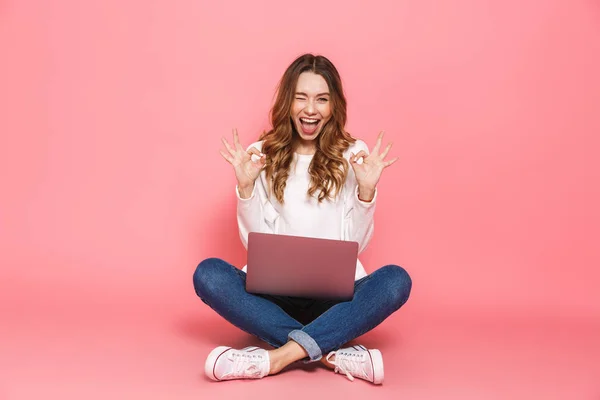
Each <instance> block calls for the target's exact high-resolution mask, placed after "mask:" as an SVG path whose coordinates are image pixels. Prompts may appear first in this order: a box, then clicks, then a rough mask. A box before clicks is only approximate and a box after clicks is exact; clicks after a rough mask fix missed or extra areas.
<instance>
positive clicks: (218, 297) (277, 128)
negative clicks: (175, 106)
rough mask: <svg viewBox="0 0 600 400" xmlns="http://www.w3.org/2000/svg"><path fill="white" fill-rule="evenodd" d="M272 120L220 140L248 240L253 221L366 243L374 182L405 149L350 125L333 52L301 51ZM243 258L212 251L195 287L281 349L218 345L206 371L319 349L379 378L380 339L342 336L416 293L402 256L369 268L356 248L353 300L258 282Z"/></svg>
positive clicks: (273, 364) (319, 356)
mask: <svg viewBox="0 0 600 400" xmlns="http://www.w3.org/2000/svg"><path fill="white" fill-rule="evenodd" d="M271 123H272V125H273V129H271V130H270V131H269V132H266V133H264V134H263V135H262V136H261V137H260V138H259V141H258V142H256V143H253V144H252V145H250V146H249V148H247V149H244V148H243V147H242V145H241V144H240V141H239V137H238V133H237V131H236V130H234V131H233V144H230V143H229V142H228V141H227V140H226V139H225V138H223V140H222V141H223V145H224V146H225V150H223V149H222V150H221V155H222V156H223V158H225V160H227V161H228V162H229V163H230V164H231V165H232V166H233V169H234V172H235V176H236V178H237V186H236V195H237V199H238V200H237V220H238V225H239V233H240V238H241V240H242V243H243V244H244V246H245V247H246V248H247V246H248V233H249V232H252V231H256V232H268V233H277V234H288V235H295V236H307V237H318V238H324V239H337V240H352V241H356V242H358V243H359V253H360V252H362V251H363V250H364V249H365V248H366V247H367V244H368V243H369V241H370V239H371V236H372V235H373V215H374V212H375V202H376V198H377V183H378V182H379V179H380V177H381V174H382V172H383V170H384V169H385V168H386V167H389V166H390V165H392V164H393V163H394V162H395V161H396V160H397V158H394V159H391V160H386V156H387V155H388V152H389V151H390V149H391V147H392V145H391V144H388V145H387V146H386V147H385V149H381V145H382V138H383V132H382V133H381V134H380V135H379V137H378V138H377V142H376V143H375V146H374V147H373V149H372V151H371V152H370V154H369V149H368V147H367V146H366V144H365V143H364V142H363V141H361V140H357V139H355V138H353V137H352V136H351V135H350V134H349V133H348V132H346V131H345V124H346V98H345V96H344V93H343V90H342V83H341V79H340V76H339V74H338V71H337V70H336V68H335V67H334V65H333V64H332V63H331V62H330V61H329V60H328V59H327V58H325V57H323V56H314V55H312V54H305V55H303V56H300V57H299V58H297V59H296V60H295V61H294V62H293V63H292V64H291V65H290V66H289V67H288V68H287V70H286V71H285V73H284V75H283V77H282V78H281V81H280V83H279V88H278V91H277V97H276V101H275V104H274V106H273V109H272V110H271ZM246 270H247V266H245V267H244V268H243V269H242V270H240V269H238V268H236V267H234V266H233V265H231V264H229V263H227V262H226V261H223V260H221V259H217V258H210V259H206V260H204V261H202V262H201V263H200V264H199V265H198V267H197V268H196V271H195V273H194V287H195V290H196V294H197V295H198V296H199V297H200V298H201V299H202V301H203V302H204V303H206V304H207V305H208V306H210V307H211V308H212V309H213V310H215V311H216V312H217V313H218V314H220V315H221V316H222V317H223V318H225V319H226V320H227V321H229V322H230V323H232V324H233V325H235V326H237V327H238V328H240V329H242V330H244V331H246V332H248V333H250V334H252V335H255V336H257V337H258V338H260V339H261V340H263V341H264V342H266V343H268V344H269V345H271V346H272V347H273V348H274V350H266V349H261V348H258V347H247V348H245V349H241V350H236V349H232V348H230V347H226V346H220V347H217V348H216V349H214V350H213V351H212V352H211V353H210V354H209V355H208V358H207V360H206V363H205V372H206V374H207V376H208V377H209V378H211V379H214V380H217V381H221V380H229V379H240V378H262V377H264V376H267V375H273V374H276V373H278V372H279V371H281V370H282V369H283V368H285V367H286V366H288V365H289V364H291V363H293V362H296V361H298V360H305V362H315V361H321V362H322V363H323V364H325V365H326V366H328V367H329V368H332V369H334V372H336V373H343V374H345V375H346V376H347V377H348V378H349V379H350V380H354V377H357V378H361V379H365V380H367V381H370V382H373V383H375V384H381V383H382V381H383V375H384V374H383V358H382V356H381V352H380V351H379V350H376V349H366V348H365V347H364V346H360V345H356V346H352V347H346V348H342V347H343V345H344V344H346V343H348V342H349V341H351V340H352V339H355V338H357V337H359V336H361V335H363V334H364V333H366V332H368V331H369V330H371V329H373V328H374V327H376V326H377V325H379V324H380V323H381V322H382V321H383V320H385V319H386V318H387V317H388V316H390V315H391V314H392V313H393V312H395V311H396V310H398V309H399V308H400V307H401V306H402V305H403V304H404V303H405V302H406V301H407V300H408V297H409V294H410V290H411V286H412V281H411V279H410V277H409V275H408V273H407V272H406V271H405V270H404V269H403V268H401V267H399V266H396V265H387V266H384V267H382V268H379V269H377V270H376V271H375V272H373V273H371V274H367V273H366V272H365V269H364V268H363V266H362V264H361V262H360V261H359V260H357V263H356V273H355V292H354V293H355V294H354V298H353V299H352V300H351V301H345V302H335V301H322V300H311V299H302V298H296V297H286V296H267V295H254V294H250V293H247V292H246V290H245V281H246V273H245V271H246ZM323 355H327V356H326V357H325V358H323Z"/></svg>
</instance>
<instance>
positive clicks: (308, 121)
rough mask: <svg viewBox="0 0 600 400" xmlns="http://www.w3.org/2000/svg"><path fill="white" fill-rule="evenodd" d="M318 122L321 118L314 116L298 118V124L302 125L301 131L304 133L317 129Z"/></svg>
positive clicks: (313, 131) (310, 133)
mask: <svg viewBox="0 0 600 400" xmlns="http://www.w3.org/2000/svg"><path fill="white" fill-rule="evenodd" d="M319 122H321V120H320V119H316V118H300V126H301V127H302V132H303V133H304V134H305V135H312V134H313V133H315V131H316V130H317V126H319Z"/></svg>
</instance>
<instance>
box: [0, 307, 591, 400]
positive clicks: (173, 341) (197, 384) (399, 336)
mask: <svg viewBox="0 0 600 400" xmlns="http://www.w3.org/2000/svg"><path fill="white" fill-rule="evenodd" d="M6 310H8V308H7V309H5V311H6ZM107 315H108V314H107V313H106V312H102V310H101V309H98V311H96V312H94V311H91V312H90V313H89V314H86V315H82V314H81V313H80V314H78V315H75V314H74V313H70V314H69V313H66V314H65V313H60V312H59V311H58V310H56V309H54V310H53V309H51V307H50V308H46V309H41V310H40V311H39V312H37V313H36V312H33V311H30V312H28V313H25V314H23V313H19V314H17V313H13V312H5V313H4V315H3V322H2V325H1V326H0V338H1V340H0V354H1V357H0V369H1V371H2V374H1V376H0V399H2V400H13V399H104V398H111V399H138V398H139V399H142V398H144V399H213V398H219V399H220V398H225V399H228V398H260V399H281V398H285V399H301V398H307V397H308V398H344V399H355V398H356V399H362V398H365V396H367V397H366V398H371V397H372V398H394V399H396V398H397V399H544V400H549V399H564V400H569V399H577V400H584V399H590V400H591V399H596V400H597V399H600V339H599V338H600V324H599V323H598V320H597V319H596V320H592V319H589V320H586V319H585V318H579V319H576V318H568V319H559V318H550V317H546V318H541V317H525V318H524V317H517V316H511V315H505V316H502V317H501V316H491V315H488V316H482V315H476V314H473V315H467V314H465V315H463V316H457V315H456V316H453V315H448V314H446V315H444V316H443V317H442V316H440V315H435V314H431V313H429V314H426V313H423V312H422V311H419V312H416V309H414V308H412V309H411V307H410V302H409V303H407V306H406V308H404V309H402V310H400V311H399V312H398V313H396V314H394V315H393V316H392V317H390V318H389V319H388V320H387V321H386V322H384V324H382V325H380V326H379V327H377V328H376V329H375V330H373V331H372V332H370V333H368V334H366V335H365V336H363V337H362V338H360V339H359V342H360V343H362V344H364V345H366V346H368V347H376V348H379V349H380V350H381V351H382V352H383V355H384V361H385V377H386V378H385V382H384V384H383V386H381V387H378V386H374V385H371V384H369V383H367V382H364V381H355V382H350V381H348V380H347V379H346V378H345V377H344V376H342V375H335V374H333V373H332V372H331V371H330V370H327V369H325V368H324V367H321V366H320V365H312V366H308V367H307V366H302V365H299V366H296V367H293V368H290V369H288V370H285V371H284V372H282V373H281V374H279V375H277V376H273V377H267V378H265V379H263V380H260V381H230V382H220V383H215V382H211V381H209V380H208V379H207V378H205V377H204V375H203V362H204V359H205V357H206V355H207V354H208V352H209V351H210V350H211V349H212V348H213V347H215V346H217V345H223V344H226V345H231V346H237V347H242V346H246V345H248V344H259V342H258V341H257V340H255V339H253V338H252V337H250V336H248V335H246V334H245V333H243V332H240V331H238V330H237V329H236V328H234V327H232V326H229V325H228V324H227V323H226V322H225V321H224V320H222V319H221V318H220V317H219V316H217V315H216V314H214V313H213V312H212V311H211V310H210V309H209V308H208V307H207V306H205V305H204V304H201V303H200V302H199V301H198V302H194V301H190V302H189V304H187V305H186V306H184V307H179V306H178V307H175V306H170V307H156V308H155V309H154V310H151V309H140V308H135V307H130V308H129V309H126V308H122V309H121V310H120V311H119V312H114V313H112V314H111V316H110V317H108V316H107Z"/></svg>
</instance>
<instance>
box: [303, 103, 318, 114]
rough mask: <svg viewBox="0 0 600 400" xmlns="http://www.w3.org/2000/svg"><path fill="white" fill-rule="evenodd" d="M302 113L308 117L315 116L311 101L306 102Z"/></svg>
mask: <svg viewBox="0 0 600 400" xmlns="http://www.w3.org/2000/svg"><path fill="white" fill-rule="evenodd" d="M304 111H305V112H306V114H308V115H312V114H316V111H315V105H314V103H313V102H312V101H310V100H309V101H307V102H306V108H305V109H304Z"/></svg>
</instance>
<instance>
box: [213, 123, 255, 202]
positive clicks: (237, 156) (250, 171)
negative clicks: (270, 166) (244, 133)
mask: <svg viewBox="0 0 600 400" xmlns="http://www.w3.org/2000/svg"><path fill="white" fill-rule="evenodd" d="M221 141H222V142H223V144H224V145H225V148H226V149H227V151H223V150H219V153H221V155H222V156H223V158H224V159H225V160H227V161H228V162H229V163H230V164H231V165H233V170H234V171H235V177H236V178H237V181H238V187H239V188H240V189H241V190H248V189H249V190H252V188H253V187H254V181H256V179H257V178H258V176H259V175H260V171H262V169H263V168H264V166H265V163H266V160H267V159H266V156H265V155H264V154H262V153H261V152H260V151H258V149H256V148H255V147H251V148H249V149H248V151H246V150H244V148H243V147H242V145H241V144H240V138H239V136H238V133H237V129H234V130H233V147H232V146H231V145H230V144H229V142H227V139H225V138H222V139H221ZM253 154H255V155H256V156H257V157H259V159H258V160H256V161H252V155H253Z"/></svg>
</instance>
